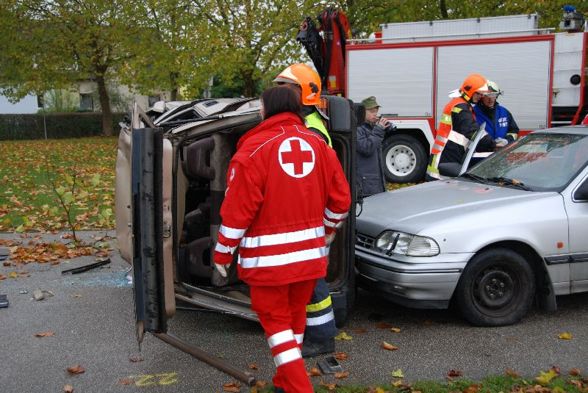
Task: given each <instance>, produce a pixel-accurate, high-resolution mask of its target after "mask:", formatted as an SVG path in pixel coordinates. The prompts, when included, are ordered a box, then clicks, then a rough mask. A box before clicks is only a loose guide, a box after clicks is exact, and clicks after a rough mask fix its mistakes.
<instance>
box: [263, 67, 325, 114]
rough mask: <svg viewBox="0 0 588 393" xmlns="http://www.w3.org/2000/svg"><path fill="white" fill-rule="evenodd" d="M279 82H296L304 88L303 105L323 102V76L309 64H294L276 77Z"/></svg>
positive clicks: (275, 80)
mask: <svg viewBox="0 0 588 393" xmlns="http://www.w3.org/2000/svg"><path fill="white" fill-rule="evenodd" d="M274 82H277V83H294V84H296V85H298V86H300V88H301V89H302V94H301V97H302V105H319V104H320V102H321V78H320V76H319V74H318V73H317V72H316V71H315V70H313V69H312V67H311V66H309V65H307V64H300V63H299V64H292V65H291V66H289V67H287V68H286V69H285V70H284V71H282V72H280V74H279V75H278V76H277V77H276V78H275V79H274Z"/></svg>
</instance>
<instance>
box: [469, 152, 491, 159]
mask: <svg viewBox="0 0 588 393" xmlns="http://www.w3.org/2000/svg"><path fill="white" fill-rule="evenodd" d="M492 153H494V152H493V151H484V152H479V153H474V155H473V156H472V157H482V158H485V157H488V156H489V155H491V154H492Z"/></svg>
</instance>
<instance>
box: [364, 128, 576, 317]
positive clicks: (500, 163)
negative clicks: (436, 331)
mask: <svg viewBox="0 0 588 393" xmlns="http://www.w3.org/2000/svg"><path fill="white" fill-rule="evenodd" d="M474 149H475V144H473V146H471V149H470V153H469V154H468V157H467V159H470V158H471V155H472V154H471V153H472V152H473V151H474ZM587 162H588V127H584V126H575V127H562V128H557V129H548V130H542V131H536V132H533V133H531V134H529V135H527V136H526V137H524V138H522V139H521V140H520V141H518V142H517V143H515V144H513V145H510V146H508V147H506V148H504V149H502V150H501V151H499V152H497V153H495V154H493V155H492V156H490V157H489V158H487V159H485V160H484V161H482V162H481V163H479V164H477V165H476V166H474V167H473V168H472V169H470V170H469V171H467V172H464V171H463V170H462V168H461V165H457V166H454V167H451V166H450V165H449V166H446V167H441V168H440V170H441V173H442V174H443V173H446V174H453V175H459V176H458V177H456V178H454V179H448V180H438V181H434V182H429V183H424V184H420V185H416V186H413V187H408V188H405V189H400V190H397V191H393V192H389V193H383V194H379V195H375V196H372V197H370V198H367V199H366V200H365V201H364V203H363V206H362V211H361V212H360V213H359V216H358V217H357V223H356V229H357V239H356V246H355V252H356V267H357V269H358V272H359V277H358V281H359V283H360V285H362V286H364V287H366V288H368V289H370V290H374V291H378V292H380V293H382V294H383V295H384V296H385V297H387V298H388V299H390V300H392V301H394V302H397V303H399V304H402V305H406V306H410V307H416V308H447V307H448V306H449V305H450V303H452V302H454V303H455V304H456V306H457V307H458V309H459V310H460V311H461V313H462V315H463V317H464V318H465V319H466V320H468V321H469V322H470V323H472V324H474V325H482V326H497V325H508V324H513V323H516V322H518V321H519V320H520V319H521V318H522V317H523V316H524V315H525V314H526V313H527V311H528V310H529V308H530V307H531V305H532V304H533V301H534V299H536V300H537V301H538V304H539V305H540V306H541V307H543V308H544V309H548V310H555V308H556V296H557V295H567V294H571V293H577V292H584V291H588V167H587ZM463 167H467V162H465V163H464V165H463ZM460 174H461V175H460ZM358 211H359V210H358Z"/></svg>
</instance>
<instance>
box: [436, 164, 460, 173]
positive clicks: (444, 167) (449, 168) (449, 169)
mask: <svg viewBox="0 0 588 393" xmlns="http://www.w3.org/2000/svg"><path fill="white" fill-rule="evenodd" d="M461 168H462V165H461V164H460V163H459V162H443V163H441V164H439V167H438V169H439V173H440V174H441V175H443V176H449V177H458V176H459V175H461Z"/></svg>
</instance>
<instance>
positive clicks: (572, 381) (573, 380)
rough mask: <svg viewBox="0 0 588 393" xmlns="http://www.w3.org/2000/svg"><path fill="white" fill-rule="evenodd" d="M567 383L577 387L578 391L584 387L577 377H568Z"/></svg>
mask: <svg viewBox="0 0 588 393" xmlns="http://www.w3.org/2000/svg"><path fill="white" fill-rule="evenodd" d="M568 383H570V384H572V385H574V386H575V387H576V389H578V390H579V391H582V389H583V388H584V385H583V384H582V381H579V380H577V379H570V380H569V381H568Z"/></svg>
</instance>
